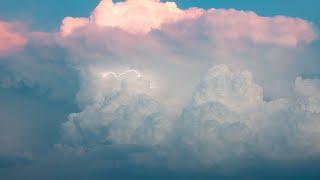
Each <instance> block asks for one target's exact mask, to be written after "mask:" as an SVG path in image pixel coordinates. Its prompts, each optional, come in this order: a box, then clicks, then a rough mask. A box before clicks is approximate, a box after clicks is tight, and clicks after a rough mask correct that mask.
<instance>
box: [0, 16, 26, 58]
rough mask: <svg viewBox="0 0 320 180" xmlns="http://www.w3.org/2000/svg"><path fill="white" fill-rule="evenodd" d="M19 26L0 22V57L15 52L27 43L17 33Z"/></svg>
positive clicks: (24, 38)
mask: <svg viewBox="0 0 320 180" xmlns="http://www.w3.org/2000/svg"><path fill="white" fill-rule="evenodd" d="M19 26H20V25H19V24H17V23H10V22H5V21H1V20H0V56H4V55H8V54H11V53H14V52H17V51H19V50H20V49H21V48H22V47H23V46H24V45H25V44H26V43H27V38H26V37H24V36H23V35H22V34H21V33H19V31H18V28H19Z"/></svg>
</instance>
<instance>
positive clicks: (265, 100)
mask: <svg viewBox="0 0 320 180" xmlns="http://www.w3.org/2000/svg"><path fill="white" fill-rule="evenodd" d="M1 28H2V29H1ZM9 30H10V28H9V26H8V25H7V24H5V25H2V26H1V23H0V32H1V31H5V32H6V33H7V36H9V37H11V36H12V37H15V38H17V39H19V38H22V39H20V41H17V42H20V43H14V42H15V41H13V44H12V45H11V46H12V47H13V48H11V49H18V48H19V47H22V46H23V44H24V43H25V42H24V40H23V36H22V35H19V33H14V31H11V30H10V31H9ZM6 33H4V34H6ZM8 34H9V35H8ZM33 35H34V36H30V38H31V40H30V41H31V42H30V43H28V45H27V46H28V50H31V51H30V52H29V51H25V52H22V53H21V54H19V55H20V56H18V57H16V58H18V59H8V60H7V61H6V62H8V63H6V64H5V63H4V64H1V65H2V68H4V70H3V71H2V69H0V73H1V75H2V74H5V75H7V76H1V78H0V80H1V81H0V82H1V83H2V82H4V84H6V87H9V88H11V87H15V86H13V85H12V84H15V83H20V82H23V83H24V84H26V86H28V87H31V88H39V89H40V90H42V91H44V92H48V94H50V95H51V96H53V97H60V100H61V99H62V101H64V102H68V103H69V102H72V103H75V104H76V106H77V107H76V108H74V109H75V110H74V111H72V112H69V113H68V114H69V116H68V118H67V119H66V120H65V122H64V123H62V125H61V137H62V138H61V141H60V142H58V143H57V144H59V145H57V147H62V149H64V150H65V149H69V148H70V147H71V149H73V150H80V151H81V150H83V149H86V150H89V151H90V150H92V151H94V149H95V148H96V147H99V148H100V147H101V146H102V147H103V148H104V147H107V148H109V147H113V146H118V145H120V147H122V146H121V145H128V146H130V145H138V146H143V147H148V148H149V147H152V148H153V147H156V148H155V149H156V150H155V151H156V152H155V154H157V153H158V151H157V150H159V149H160V150H159V151H160V152H161V153H159V154H165V159H169V160H168V161H171V162H172V161H175V162H179V161H180V162H181V164H180V165H181V166H183V165H184V164H185V162H186V159H185V157H181V156H180V155H183V154H186V157H187V158H191V159H192V160H195V159H196V160H197V161H199V162H200V163H201V164H205V165H206V166H208V165H209V166H210V167H212V165H214V164H220V163H222V164H223V163H225V162H226V161H228V160H230V161H232V160H234V159H236V158H239V159H245V160H248V159H249V160H252V159H254V158H257V159H259V158H260V159H272V160H281V159H295V158H300V157H301V158H306V157H311V156H312V155H317V156H319V154H320V147H319V144H320V142H319V139H320V138H319V137H320V131H319V130H318V129H319V127H320V124H319V119H320V116H319V112H320V109H319V107H320V105H319V102H320V101H319V99H320V98H319V97H320V96H319V92H320V86H319V80H318V79H317V78H318V76H316V77H315V78H312V77H310V76H309V75H310V74H312V73H311V72H309V71H312V72H318V71H317V69H318V68H317V66H319V63H318V61H311V62H312V63H310V66H312V68H310V66H308V68H305V69H302V70H301V69H299V70H297V69H295V68H294V67H296V66H299V65H300V64H303V63H308V59H307V57H306V56H303V58H299V59H298V60H296V59H295V58H296V57H295V55H297V54H299V52H300V51H303V50H304V48H299V47H300V46H303V47H306V48H308V46H307V45H308V44H310V43H311V42H313V41H315V40H316V39H317V36H318V35H317V33H316V30H315V27H314V25H313V24H312V23H311V22H308V21H306V20H303V19H299V18H291V17H285V16H275V17H262V16H259V15H257V14H256V13H254V12H250V11H239V10H234V9H209V10H204V9H200V8H190V9H187V10H184V9H180V8H179V7H177V6H176V4H175V3H174V2H165V3H164V2H161V1H159V0H127V1H125V2H112V1H111V0H102V1H101V2H100V3H99V4H98V6H97V7H96V8H95V10H93V12H92V13H91V16H90V17H75V18H74V17H66V18H65V19H64V20H63V22H62V25H61V27H60V31H59V32H57V33H39V34H33ZM15 38H13V39H15ZM0 40H1V34H0ZM0 42H1V41H0ZM9 44H10V43H9ZM5 45H7V44H5ZM0 47H1V46H0ZM3 47H6V48H7V46H3ZM230 47H232V48H230ZM0 49H1V48H0ZM7 49H8V48H7ZM234 49H237V51H233V50H234ZM311 51H312V52H313V53H318V52H315V51H314V50H311ZM6 52H9V51H8V50H6ZM10 52H13V51H10ZM0 55H1V54H0ZM19 58H20V59H21V58H23V59H24V60H25V61H19V60H20V59H19ZM0 62H1V61H0ZM0 67H1V66H0ZM246 69H247V70H246ZM8 74H9V75H8ZM2 77H5V78H2ZM302 77H303V78H302ZM275 84H276V85H277V86H276V85H275ZM11 85H12V86H11ZM153 87H156V88H153ZM270 89H271V90H275V89H276V90H279V91H275V93H274V92H270V91H271V90H270ZM50 95H49V96H50ZM103 148H102V149H103ZM288 152H289V153H288ZM128 154H130V152H128ZM130 155H131V154H130ZM145 155H146V154H143V153H142V157H140V158H141V159H143V160H144V158H146V157H145ZM233 158H234V159H233ZM151 159H152V158H151ZM154 159H157V158H156V157H154ZM254 160H255V159H254ZM175 162H174V163H175ZM193 162H194V161H190V163H193ZM153 163H154V164H157V163H158V162H157V161H155V162H154V161H153ZM169 164H170V163H169ZM180 165H179V166H180Z"/></svg>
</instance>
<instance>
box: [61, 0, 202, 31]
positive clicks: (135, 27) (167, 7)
mask: <svg viewBox="0 0 320 180" xmlns="http://www.w3.org/2000/svg"><path fill="white" fill-rule="evenodd" d="M202 13H203V10H201V9H198V8H191V9H188V10H181V9H179V8H178V7H177V5H176V4H175V3H174V2H165V3H162V2H160V0H128V1H126V2H118V3H113V2H112V0H102V1H101V2H100V3H99V5H98V6H97V7H96V8H95V10H94V11H93V12H92V15H91V17H90V18H88V19H85V18H80V19H79V18H71V17H67V18H66V19H65V20H64V21H63V26H62V28H61V31H62V34H64V35H66V34H70V33H71V32H72V31H73V30H75V29H76V28H77V27H81V25H82V26H83V25H86V24H87V23H86V22H87V21H90V23H91V24H94V25H97V26H99V27H116V28H120V29H123V30H126V31H128V32H131V33H147V32H149V31H151V30H152V29H159V28H160V26H161V25H162V24H163V23H174V22H177V21H179V20H183V19H190V18H196V17H199V16H200V15H201V14H202Z"/></svg>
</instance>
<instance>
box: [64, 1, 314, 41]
mask: <svg viewBox="0 0 320 180" xmlns="http://www.w3.org/2000/svg"><path fill="white" fill-rule="evenodd" d="M183 21H191V22H192V23H191V26H187V27H185V26H180V24H179V22H183ZM165 24H166V25H167V24H171V25H175V24H177V26H174V27H175V29H170V30H164V29H163V26H164V25H165ZM84 26H93V27H96V28H105V27H108V28H119V29H122V30H124V31H127V32H129V33H133V34H146V33H148V32H150V31H152V30H154V29H157V30H164V31H166V32H167V33H171V35H174V36H175V37H177V38H181V34H183V33H186V34H184V35H182V36H188V37H190V36H194V33H196V34H204V35H205V36H206V37H207V38H209V39H213V40H214V41H215V42H217V43H225V42H226V41H227V42H228V41H252V42H256V43H268V44H276V45H281V46H287V47H296V46H298V45H305V44H308V43H310V42H312V41H314V40H315V39H316V38H317V34H316V32H315V30H314V27H313V25H312V24H311V23H309V22H308V21H305V20H303V19H299V18H290V17H285V16H275V17H262V16H258V15H257V14H255V13H254V12H247V11H238V10H234V9H228V10H226V9H209V10H203V9H199V8H190V9H186V10H183V9H180V8H178V7H177V5H176V4H175V3H174V2H165V3H163V2H160V1H159V0H127V1H125V2H118V3H114V2H112V0H102V1H101V2H100V3H99V5H98V6H97V7H96V8H95V9H94V11H93V12H92V15H91V16H90V17H89V18H72V17H67V18H65V19H64V21H63V23H62V26H61V33H62V35H64V36H67V35H70V34H72V33H73V32H74V31H75V30H76V29H78V28H81V27H84ZM183 28H188V29H187V30H186V29H183Z"/></svg>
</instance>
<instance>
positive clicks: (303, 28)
mask: <svg viewBox="0 0 320 180" xmlns="http://www.w3.org/2000/svg"><path fill="white" fill-rule="evenodd" d="M204 24H205V27H206V29H207V30H208V31H207V32H208V33H209V36H211V37H214V38H215V39H219V40H252V41H254V42H261V43H272V44H278V45H284V46H297V45H300V44H302V45H304V44H308V43H310V42H312V41H313V40H315V39H316V38H317V35H316V33H315V31H314V27H313V26H312V24H311V23H309V22H307V21H305V20H302V19H299V18H290V17H285V16H275V17H261V16H258V15H257V14H256V13H254V12H245V11H237V10H234V9H230V10H224V9H210V10H208V11H207V13H206V16H205V20H204Z"/></svg>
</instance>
